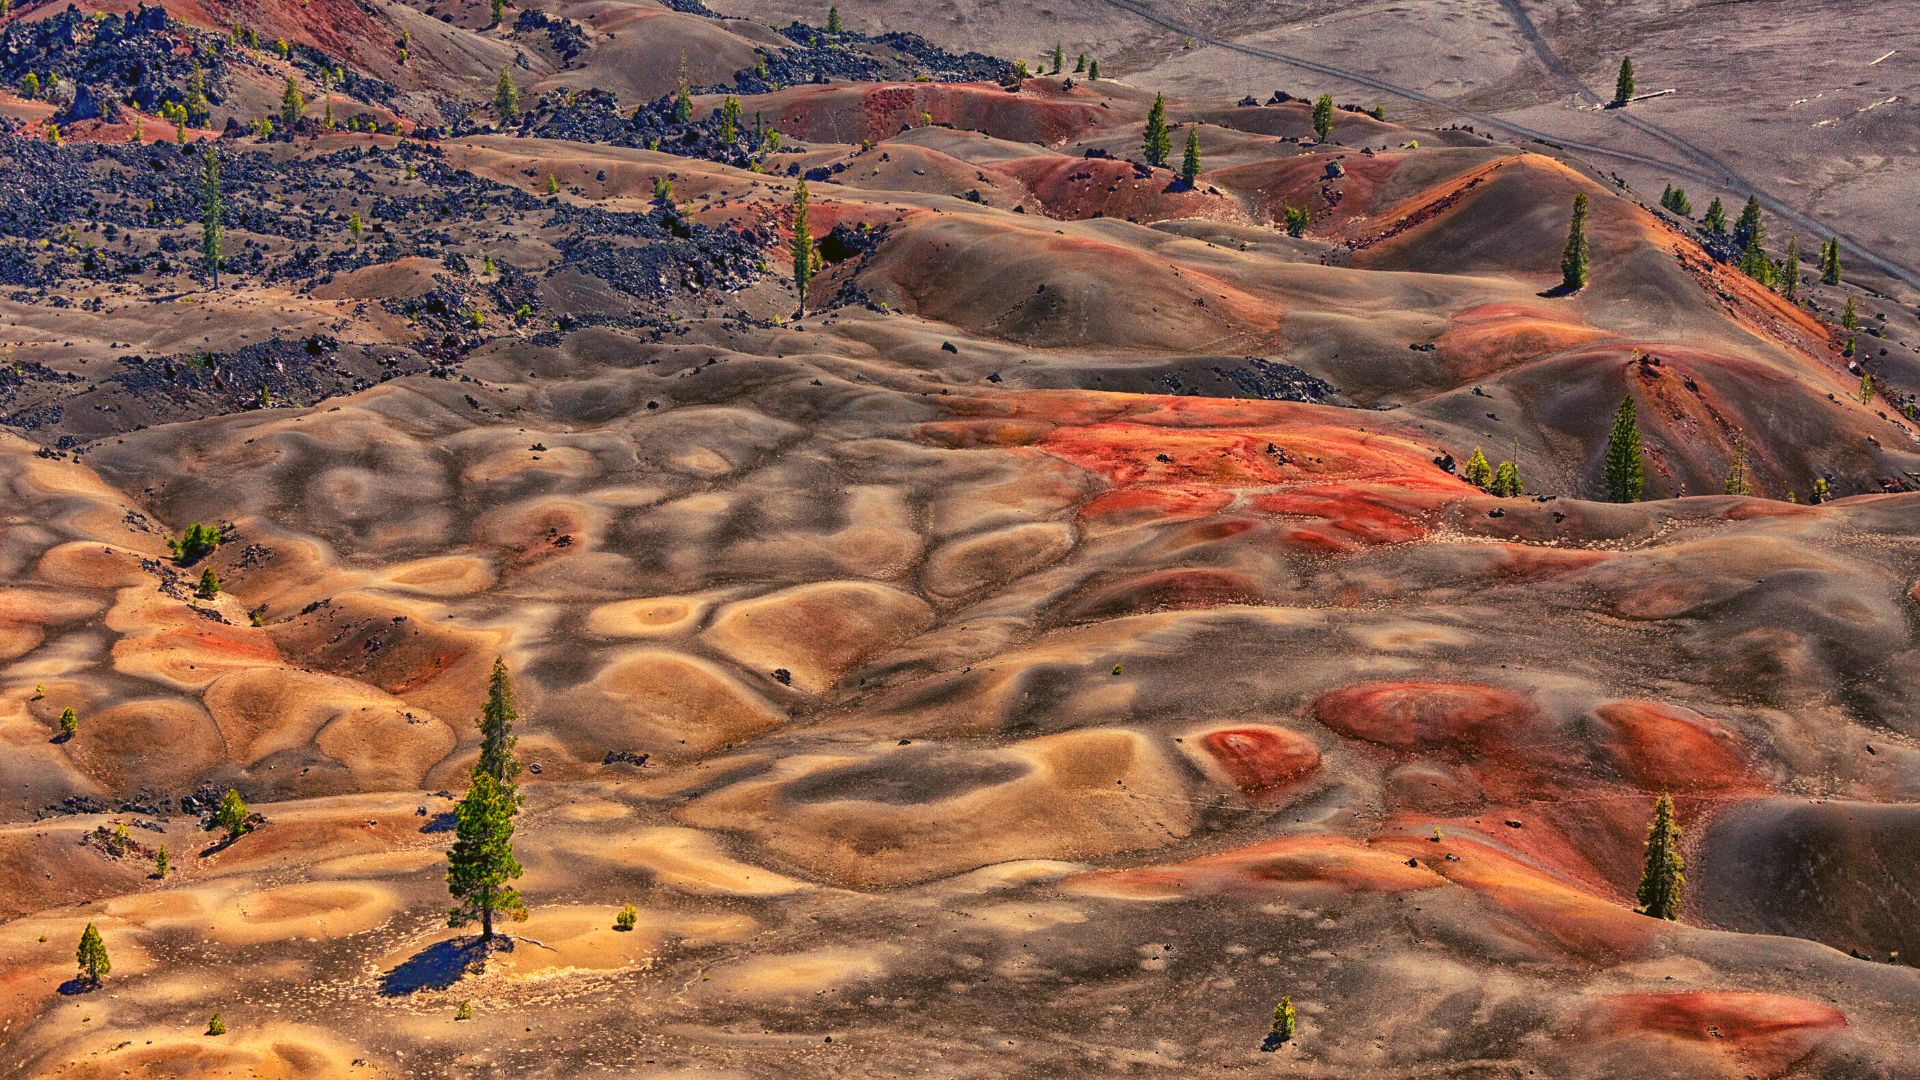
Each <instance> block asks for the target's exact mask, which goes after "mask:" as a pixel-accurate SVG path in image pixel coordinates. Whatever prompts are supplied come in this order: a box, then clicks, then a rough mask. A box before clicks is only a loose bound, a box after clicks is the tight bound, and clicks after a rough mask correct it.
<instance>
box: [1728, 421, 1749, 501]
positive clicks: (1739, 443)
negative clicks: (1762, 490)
mask: <svg viewBox="0 0 1920 1080" xmlns="http://www.w3.org/2000/svg"><path fill="white" fill-rule="evenodd" d="M1748 472H1749V466H1748V462H1747V437H1746V436H1744V435H1738V436H1735V437H1734V440H1733V461H1732V462H1731V463H1730V464H1728V466H1727V485H1726V492H1727V494H1729V495H1751V494H1753V479H1752V477H1751V476H1749V475H1748Z"/></svg>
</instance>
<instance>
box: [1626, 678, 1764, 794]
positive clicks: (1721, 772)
mask: <svg viewBox="0 0 1920 1080" xmlns="http://www.w3.org/2000/svg"><path fill="white" fill-rule="evenodd" d="M1595 713H1596V714H1597V715H1598V716H1599V717H1600V719H1601V720H1603V721H1605V723H1606V725H1607V736H1606V738H1605V741H1604V742H1603V743H1602V745H1603V746H1604V747H1605V748H1606V751H1607V754H1608V755H1609V756H1610V757H1611V758H1612V759H1613V763H1614V766H1615V767H1616V768H1618V769H1619V770H1620V773H1621V775H1622V776H1624V777H1625V778H1626V779H1627V780H1628V781H1629V782H1631V783H1633V784H1634V785H1635V786H1636V787H1639V788H1641V789H1643V790H1646V791H1692V792H1714V793H1719V794H1741V793H1750V792H1755V791H1761V790H1764V789H1765V785H1764V784H1762V783H1761V782H1760V780H1759V778H1758V777H1756V776H1755V775H1754V774H1753V771H1752V769H1750V768H1749V767H1748V766H1747V762H1746V759H1745V756H1744V755H1743V753H1742V751H1741V747H1740V744H1739V742H1738V741H1737V740H1736V739H1735V738H1734V737H1733V734H1732V733H1731V732H1729V731H1727V730H1726V729H1725V728H1723V727H1721V726H1720V725H1719V724H1717V723H1715V722H1714V721H1712V720H1710V719H1708V718H1706V717H1704V716H1701V715H1700V714H1699V713H1696V712H1692V711H1690V710H1687V709H1678V708H1674V707H1672V706H1669V705H1661V704H1659V703H1657V702H1651V701H1616V702H1613V703H1611V704H1608V705H1602V706H1601V707H1600V708H1598V709H1596V710H1595Z"/></svg>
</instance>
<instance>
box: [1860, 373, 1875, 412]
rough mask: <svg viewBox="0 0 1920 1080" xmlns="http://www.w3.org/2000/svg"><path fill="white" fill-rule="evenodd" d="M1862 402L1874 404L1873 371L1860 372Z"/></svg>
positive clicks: (1863, 403)
mask: <svg viewBox="0 0 1920 1080" xmlns="http://www.w3.org/2000/svg"><path fill="white" fill-rule="evenodd" d="M1860 404H1862V405H1871V404H1873V372H1871V371H1864V372H1861V373H1860Z"/></svg>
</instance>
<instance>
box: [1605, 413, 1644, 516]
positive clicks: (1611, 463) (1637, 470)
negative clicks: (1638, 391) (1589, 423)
mask: <svg viewBox="0 0 1920 1080" xmlns="http://www.w3.org/2000/svg"><path fill="white" fill-rule="evenodd" d="M1601 483H1602V485H1603V486H1604V487H1605V488H1606V492H1607V500H1608V501H1609V502H1617V503H1630V502H1639V501H1640V491H1641V488H1642V487H1644V486H1645V484H1646V470H1645V466H1644V464H1643V463H1642V461H1641V451H1640V426H1639V424H1638V423H1637V422H1636V421H1635V419H1634V404H1633V397H1632V395H1628V396H1627V397H1626V398H1625V399H1624V400H1623V401H1621V402H1620V411H1619V412H1617V413H1615V414H1614V418H1613V433H1612V434H1611V435H1609V436H1608V437H1607V460H1606V466H1605V469H1604V470H1603V472H1602V474H1601Z"/></svg>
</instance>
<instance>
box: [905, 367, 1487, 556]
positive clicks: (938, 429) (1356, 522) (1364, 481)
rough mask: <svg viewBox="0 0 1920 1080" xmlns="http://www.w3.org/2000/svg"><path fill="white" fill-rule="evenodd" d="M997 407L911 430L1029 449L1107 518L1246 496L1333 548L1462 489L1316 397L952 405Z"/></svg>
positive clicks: (1300, 537) (1418, 454) (1309, 539)
mask: <svg viewBox="0 0 1920 1080" xmlns="http://www.w3.org/2000/svg"><path fill="white" fill-rule="evenodd" d="M987 409H992V410H993V411H994V412H997V413H1002V415H998V416H995V417H992V418H980V419H973V420H952V421H939V422H935V423H929V424H923V425H921V427H920V429H919V432H920V435H921V437H922V438H924V439H927V440H928V441H930V442H937V443H939V444H940V445H944V446H955V447H962V446H1023V445H1024V446H1031V447H1033V448H1035V449H1037V450H1039V451H1041V452H1044V453H1046V454H1049V455H1051V456H1053V457H1057V458H1060V459H1062V460H1065V461H1068V462H1071V463H1073V464H1074V465H1077V466H1079V467H1081V468H1083V469H1086V470H1087V471H1089V472H1091V473H1094V474H1095V475H1097V476H1099V477H1101V478H1102V479H1103V480H1105V481H1106V482H1107V484H1108V485H1110V487H1111V490H1110V491H1108V492H1106V493H1103V494H1102V495H1099V496H1097V497H1095V498H1094V499H1093V500H1092V501H1090V502H1089V503H1088V504H1087V505H1086V507H1085V510H1084V512H1085V513H1086V514H1087V515H1088V516H1089V517H1093V518H1100V519H1106V520H1108V521H1110V522H1113V523H1135V522H1139V521H1143V520H1152V519H1154V518H1158V517H1174V518H1183V517H1198V516H1204V515H1206V514H1208V513H1212V512H1214V511H1217V510H1220V509H1224V508H1225V507H1226V506H1228V505H1230V504H1231V503H1232V502H1233V501H1234V500H1235V499H1236V498H1237V497H1238V493H1240V492H1243V491H1244V492H1246V493H1247V498H1248V505H1249V506H1250V507H1251V508H1253V509H1257V510H1260V511H1263V512H1265V513H1269V514H1283V515H1293V516H1301V517H1313V518H1321V519H1323V523H1322V524H1317V525H1312V526H1306V527H1303V528H1300V529H1296V530H1293V532H1292V533H1291V534H1289V536H1288V537H1287V539H1289V540H1290V541H1292V542H1295V543H1298V544H1300V545H1302V546H1305V547H1307V548H1309V549H1312V550H1316V551H1332V552H1344V551H1351V550H1354V549H1356V548H1359V547H1363V546H1368V545H1373V544H1386V543H1401V542H1405V541H1408V540H1413V539H1417V538H1419V537H1420V536H1422V535H1424V534H1425V532H1426V528H1425V526H1424V524H1422V523H1421V520H1422V519H1423V518H1425V517H1427V516H1429V515H1431V514H1432V513H1433V512H1434V511H1436V510H1437V509H1438V508H1440V507H1441V506H1444V505H1445V504H1447V503H1449V502H1451V501H1453V500H1455V499H1457V498H1459V497H1462V496H1465V495H1469V494H1472V493H1474V491H1475V489H1474V488H1472V487H1471V486H1469V485H1468V484H1466V483H1465V482H1464V481H1461V480H1459V479H1458V478H1456V477H1454V476H1452V475H1450V474H1448V473H1445V472H1442V471H1441V470H1440V469H1438V468H1436V467H1435V466H1434V465H1433V462H1432V461H1431V460H1430V459H1431V457H1432V454H1431V452H1430V451H1428V450H1427V449H1425V448H1423V447H1420V446H1418V445H1417V444H1415V443H1413V442H1411V441H1408V440H1407V439H1406V438H1404V437H1402V436H1399V435H1394V434H1387V433H1371V432H1368V431H1365V430H1358V429H1354V428H1351V427H1344V426H1338V425H1336V424H1335V423H1334V422H1333V420H1334V414H1335V413H1336V412H1337V410H1332V409H1330V408H1328V407H1326V406H1318V405H1301V404H1295V403H1289V402H1249V401H1233V400H1223V399H1214V398H1193V397H1153V396H1147V395H1130V396H1125V397H1122V396H1120V395H1100V394H1093V393H1084V392H1039V393H1027V394H1024V395H1020V396H1019V397H1013V396H1003V397H1000V398H996V399H992V400H990V401H989V400H975V401H972V402H967V403H961V404H958V405H956V406H955V411H956V412H960V411H966V412H975V413H978V412H982V411H985V410H987Z"/></svg>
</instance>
